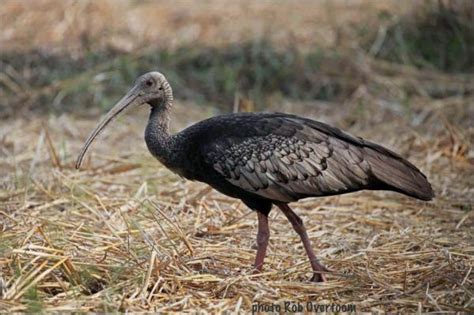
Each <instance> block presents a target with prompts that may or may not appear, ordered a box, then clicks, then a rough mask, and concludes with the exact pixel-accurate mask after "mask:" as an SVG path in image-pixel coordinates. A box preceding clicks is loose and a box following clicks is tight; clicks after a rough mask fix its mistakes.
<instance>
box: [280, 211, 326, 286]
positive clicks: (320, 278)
mask: <svg viewBox="0 0 474 315" xmlns="http://www.w3.org/2000/svg"><path fill="white" fill-rule="evenodd" d="M278 207H279V208H280V210H281V211H282V212H283V213H284V214H285V216H286V217H287V219H288V221H290V223H291V225H292V226H293V229H294V230H295V231H296V233H298V235H299V236H300V238H301V242H303V246H304V248H305V250H306V254H307V255H308V258H309V261H310V263H311V268H312V269H313V277H311V281H313V282H324V281H326V276H325V275H324V272H327V271H329V270H328V269H327V268H326V267H324V265H322V264H321V263H320V262H319V260H318V259H317V258H316V255H315V254H314V251H313V248H312V247H311V241H310V240H309V237H308V234H307V233H306V228H305V227H304V224H303V220H301V218H300V217H299V216H298V215H297V214H296V213H294V212H293V210H291V208H290V207H289V206H288V205H287V204H279V205H278Z"/></svg>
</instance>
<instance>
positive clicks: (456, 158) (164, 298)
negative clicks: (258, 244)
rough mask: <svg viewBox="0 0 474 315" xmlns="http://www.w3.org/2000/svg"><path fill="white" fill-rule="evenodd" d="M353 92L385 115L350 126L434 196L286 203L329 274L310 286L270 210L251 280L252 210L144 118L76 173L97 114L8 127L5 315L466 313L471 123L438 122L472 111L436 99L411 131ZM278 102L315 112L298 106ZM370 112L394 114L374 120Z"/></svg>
mask: <svg viewBox="0 0 474 315" xmlns="http://www.w3.org/2000/svg"><path fill="white" fill-rule="evenodd" d="M360 97H361V96H360V95H357V96H355V101H354V104H357V103H358V101H357V100H358V98H360ZM362 97H365V101H367V104H369V106H375V107H377V108H378V109H377V113H378V115H369V116H366V117H367V118H361V119H364V120H363V121H361V124H359V125H354V126H353V127H352V128H350V130H351V131H353V132H357V133H358V134H361V135H363V136H365V137H367V138H371V139H375V140H379V141H382V142H384V143H386V144H388V145H391V146H394V147H396V148H397V149H398V150H397V151H400V152H402V153H403V154H404V155H406V156H409V157H410V160H412V161H413V162H415V163H416V164H417V165H418V166H420V167H421V168H422V169H423V170H424V171H425V172H426V174H427V175H428V177H429V178H430V180H431V181H432V182H433V184H434V187H435V190H436V193H437V198H436V200H435V201H434V202H431V203H425V202H418V201H416V200H413V199H409V198H406V197H404V196H401V195H398V194H395V193H382V192H380V193H371V192H362V193H356V194H350V195H345V196H339V197H330V198H320V199H309V200H305V201H301V202H299V203H296V204H294V207H295V209H296V211H297V212H298V213H299V214H300V215H301V216H302V217H303V219H304V221H305V222H306V225H307V228H308V234H309V236H310V238H311V239H312V240H313V242H314V247H315V249H316V251H317V252H318V253H319V257H321V259H322V261H323V262H324V263H325V264H326V265H328V266H329V267H330V269H331V270H333V272H332V273H331V274H330V275H329V281H328V282H327V283H324V284H313V283H310V282H307V280H308V279H309V275H310V268H309V264H308V261H307V259H306V256H305V254H304V251H303V248H302V246H301V244H300V242H299V239H298V237H297V235H296V234H295V233H294V232H293V231H292V229H291V228H289V224H288V222H287V221H286V219H285V218H284V216H282V215H281V214H280V213H279V211H275V210H274V211H273V212H272V213H271V214H270V217H271V219H270V224H271V239H270V248H269V253H268V257H267V259H266V265H265V268H264V271H265V272H264V273H263V274H259V275H253V274H252V272H251V265H252V262H253V259H254V254H255V240H254V236H255V232H256V216H255V215H254V214H253V213H251V212H250V211H249V210H248V209H247V208H246V207H245V206H244V205H243V204H241V203H240V202H239V201H236V200H233V199H230V198H227V197H224V196H223V195H220V194H219V193H217V192H214V191H212V190H210V189H209V188H208V187H207V186H205V185H202V184H199V183H193V182H186V181H183V180H181V179H180V178H178V177H177V176H175V175H173V174H171V173H170V172H169V171H167V170H165V169H164V168H163V167H162V166H160V165H159V163H158V162H156V161H155V160H153V159H152V158H151V157H150V156H149V154H148V153H147V152H146V149H145V146H144V144H143V140H142V139H141V138H142V136H141V132H142V130H141V129H142V126H143V124H144V121H145V119H146V117H145V116H142V115H139V117H136V116H133V117H128V118H127V121H128V123H127V124H126V125H123V124H122V125H121V126H117V125H116V126H115V127H111V128H110V130H109V132H108V133H107V132H106V136H103V137H102V138H101V139H100V140H99V142H98V143H97V145H96V146H95V147H94V149H93V151H94V153H93V154H92V158H91V161H89V162H88V163H86V165H85V168H84V169H83V170H81V171H75V170H74V169H73V168H72V165H73V164H72V163H73V160H74V158H75V155H76V153H77V152H78V150H79V147H80V145H81V142H82V140H83V139H84V137H85V135H86V133H87V132H88V131H89V130H90V129H91V128H92V127H93V125H94V124H95V123H96V122H95V121H91V120H89V121H86V120H78V119H75V118H74V117H71V116H66V115H64V116H62V117H59V119H54V118H50V119H47V118H38V119H34V120H32V121H26V120H15V121H9V122H8V123H7V124H4V125H2V129H1V135H2V136H1V139H2V153H1V160H0V166H1V168H0V169H1V170H2V172H3V176H2V184H1V185H2V187H3V189H2V193H1V196H0V198H1V200H2V209H1V211H0V216H2V220H1V222H2V223H1V234H0V238H1V241H0V244H1V251H2V255H1V256H0V257H1V258H0V268H1V269H0V270H1V276H0V294H1V296H2V300H1V301H0V307H1V309H2V310H3V311H5V312H15V311H40V310H45V311H46V310H47V311H61V312H63V311H195V310H207V311H213V312H221V311H239V310H242V311H250V310H251V307H252V304H253V303H256V302H259V303H267V304H271V303H282V302H283V301H299V302H308V301H311V302H315V303H316V302H319V303H329V304H331V303H340V304H348V303H353V304H355V305H356V307H357V310H359V311H362V310H364V311H423V312H424V311H455V312H457V311H463V310H464V311H466V310H471V311H472V310H473V304H472V303H473V299H472V294H473V291H472V288H473V281H474V277H473V273H472V268H473V262H474V261H473V257H474V256H473V255H474V246H473V238H472V223H473V218H472V206H473V190H472V182H473V180H474V176H473V172H472V169H473V165H472V156H471V157H470V156H469V154H471V155H472V151H470V150H472V148H471V147H470V142H469V141H468V140H469V139H472V135H473V133H472V131H473V130H472V127H468V128H470V129H465V130H462V131H461V130H460V129H459V128H462V126H463V125H462V124H463V122H462V120H460V125H458V126H455V125H453V122H452V121H450V119H451V118H450V116H447V115H448V114H449V112H450V110H451V109H450V108H451V107H452V106H456V107H457V111H462V112H463V113H464V115H468V114H469V107H467V105H466V104H464V103H463V104H461V105H452V106H449V105H446V106H443V107H441V106H440V107H436V106H434V107H433V109H431V110H429V111H430V113H429V114H426V113H425V114H424V116H423V117H425V118H424V119H423V120H422V122H421V123H420V124H419V125H418V127H417V128H416V130H417V132H415V129H413V128H412V127H410V124H411V122H410V121H409V120H408V119H407V116H405V117H403V116H400V114H399V113H397V112H395V111H393V109H385V108H383V106H381V105H380V104H377V102H376V101H372V102H371V101H370V100H369V99H368V97H367V96H362ZM370 104H371V105H370ZM346 106H347V109H348V111H347V113H346V115H347V116H348V117H349V116H353V114H354V112H352V111H351V107H352V106H353V105H352V104H351V103H350V102H349V103H348V104H346ZM413 106H415V107H416V105H413ZM375 107H374V108H375ZM190 108H192V104H182V103H179V102H178V104H177V105H176V112H177V115H175V116H177V118H176V119H175V121H176V120H177V122H178V125H181V126H182V124H183V121H184V124H187V123H188V122H189V119H190V118H189V117H188V116H186V112H189V109H190ZM312 108H313V110H314V107H312ZM319 108H320V110H319V112H321V113H323V114H324V116H323V117H322V119H324V120H328V121H333V122H335V123H336V124H338V125H344V122H345V121H346V120H345V115H341V113H340V112H339V110H338V107H336V106H331V107H325V106H324V105H320V106H319ZM374 108H372V109H369V110H368V112H369V113H370V112H373V110H374ZM280 109H282V110H287V111H293V112H296V113H300V114H301V113H303V112H304V113H307V115H310V116H311V115H312V114H311V113H312V112H311V111H310V110H309V107H306V106H304V105H301V104H296V105H295V104H293V105H290V104H286V106H284V107H283V108H280ZM355 111H360V110H357V109H355ZM416 111H417V110H416V109H413V112H416ZM379 114H380V115H379ZM190 115H192V116H193V117H196V118H194V119H196V120H198V119H200V118H201V117H203V116H206V115H209V113H206V112H205V111H201V112H200V113H191V114H190ZM381 117H382V118H381ZM415 117H417V116H416V115H415ZM440 117H445V118H444V121H443V120H440V119H439V118H440ZM446 117H447V118H446ZM463 117H466V116H463ZM320 118H321V117H320ZM374 119H375V120H377V119H384V120H385V119H387V120H386V122H385V123H384V124H381V123H380V122H379V123H377V125H376V126H374V127H370V125H369V124H370V123H372V122H371V120H372V121H373V120H374ZM179 122H181V124H179ZM364 122H365V123H367V125H366V126H365V127H364ZM440 122H441V123H440ZM440 124H441V125H442V124H444V126H441V129H440V128H439V127H440ZM375 132H377V134H375ZM393 135H396V137H393ZM33 139H34V141H32V140H33ZM469 183H471V184H469Z"/></svg>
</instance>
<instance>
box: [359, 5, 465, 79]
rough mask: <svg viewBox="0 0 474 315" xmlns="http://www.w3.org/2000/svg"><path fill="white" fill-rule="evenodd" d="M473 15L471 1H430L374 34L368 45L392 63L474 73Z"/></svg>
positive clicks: (380, 56) (378, 56) (375, 52)
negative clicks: (445, 2) (446, 2)
mask: <svg viewBox="0 0 474 315" xmlns="http://www.w3.org/2000/svg"><path fill="white" fill-rule="evenodd" d="M473 12H474V11H473V5H472V2H470V1H451V2H448V4H443V2H442V1H439V2H438V1H437V2H434V1H433V2H432V1H429V2H428V1H427V2H425V3H424V5H423V6H422V8H421V9H420V10H419V11H417V12H414V13H412V14H410V15H406V16H402V17H400V18H397V19H393V21H394V22H392V23H391V24H390V25H389V26H388V27H387V28H386V29H385V31H384V32H379V33H378V34H377V33H371V34H370V36H369V40H367V42H366V44H365V46H366V47H367V48H368V49H371V50H372V51H373V53H374V54H375V56H376V57H377V58H382V59H386V60H389V61H391V62H396V63H403V64H406V65H414V66H416V67H419V68H429V69H437V70H441V71H445V72H450V73H457V72H467V73H473V72H474V14H473ZM381 18H382V19H387V18H388V17H387V16H386V15H381Z"/></svg>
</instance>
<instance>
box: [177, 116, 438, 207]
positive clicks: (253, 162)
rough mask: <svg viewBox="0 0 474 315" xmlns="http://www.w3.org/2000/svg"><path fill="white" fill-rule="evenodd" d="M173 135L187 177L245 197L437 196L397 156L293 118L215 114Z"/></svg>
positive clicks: (318, 124) (287, 199)
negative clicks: (370, 192) (390, 192)
mask: <svg viewBox="0 0 474 315" xmlns="http://www.w3.org/2000/svg"><path fill="white" fill-rule="evenodd" d="M174 138H175V142H176V146H175V147H178V148H180V150H181V152H180V155H181V158H180V160H182V161H185V162H183V163H182V164H181V165H179V168H181V169H183V170H184V172H183V174H184V176H185V177H188V178H190V179H196V180H199V181H203V182H207V183H209V184H210V185H211V186H213V187H214V188H216V189H218V190H220V191H222V192H224V193H227V194H229V195H232V196H233V197H237V198H241V199H243V198H244V197H245V198H247V199H248V198H250V197H252V196H254V197H255V198H263V199H267V200H271V201H273V202H291V201H295V200H298V199H301V198H305V197H313V196H326V195H334V194H341V193H347V192H352V191H357V190H361V189H373V190H379V189H384V190H393V191H397V192H400V193H403V194H406V195H409V196H412V197H415V198H418V199H423V200H430V199H431V198H432V197H433V191H432V189H431V186H430V184H429V183H428V181H427V180H426V177H425V176H424V175H423V174H422V173H421V172H420V171H419V170H418V169H417V168H416V167H415V166H414V165H413V164H411V163H410V162H408V161H407V160H405V159H403V158H402V157H401V156H399V155H398V154H396V153H394V152H392V151H390V150H388V149H386V148H384V147H382V146H380V145H377V144H374V143H372V142H369V141H366V140H363V139H362V138H358V137H354V136H352V135H350V134H348V133H345V132H343V131H341V130H339V129H337V128H334V127H331V126H329V125H327V124H324V123H321V122H317V121H314V120H310V119H307V118H302V117H298V116H295V115H288V114H283V113H239V114H228V115H222V116H216V117H213V118H209V119H207V120H204V121H201V122H199V123H197V124H195V125H193V126H191V127H189V128H187V129H185V130H183V131H181V132H180V133H178V134H177V135H175V136H174ZM239 192H241V193H242V197H241V196H240V195H239ZM249 196H250V197H249Z"/></svg>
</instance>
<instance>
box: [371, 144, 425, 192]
mask: <svg viewBox="0 0 474 315" xmlns="http://www.w3.org/2000/svg"><path fill="white" fill-rule="evenodd" d="M366 151H367V162H368V163H369V164H370V167H371V169H372V174H373V176H374V177H375V179H376V180H377V181H378V182H379V183H380V184H381V186H382V187H380V186H378V185H376V187H374V188H375V189H379V187H380V188H381V189H390V190H394V191H397V192H400V193H402V194H405V195H408V196H411V197H414V198H417V199H421V200H431V199H433V197H434V192H433V189H432V188H431V184H430V183H429V182H428V180H427V179H426V176H425V175H424V174H423V173H422V172H421V171H420V170H419V169H418V168H416V166H414V165H413V164H411V163H410V162H408V161H407V160H405V159H404V158H402V157H401V156H399V155H398V154H396V153H394V152H392V151H390V150H387V149H385V148H383V147H381V146H378V145H373V146H372V144H371V145H370V146H369V148H367V149H366ZM384 186H385V187H384Z"/></svg>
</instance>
